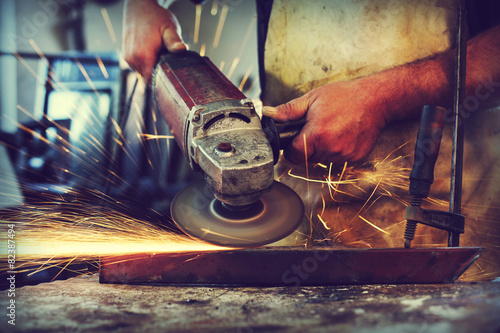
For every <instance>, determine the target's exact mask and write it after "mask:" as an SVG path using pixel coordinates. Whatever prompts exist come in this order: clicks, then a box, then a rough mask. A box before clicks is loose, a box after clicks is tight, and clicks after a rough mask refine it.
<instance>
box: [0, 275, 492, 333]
mask: <svg viewBox="0 0 500 333" xmlns="http://www.w3.org/2000/svg"><path fill="white" fill-rule="evenodd" d="M8 301H9V299H8V298H7V291H2V297H1V298H0V307H1V308H2V309H4V311H6V310H5V309H6V306H7V305H8V303H7V302H8ZM15 301H16V302H15V304H16V321H15V323H16V326H15V330H13V329H12V328H13V327H12V326H11V325H9V324H8V323H7V320H8V317H7V316H6V315H5V314H3V315H2V318H3V319H2V320H1V323H0V331H2V332H10V331H11V332H112V331H113V332H173V331H175V332H193V331H194V332H196V331H197V332H285V331H286V332H306V331H307V332H332V331H341V332H371V333H372V332H384V333H385V332H422V333H423V332H439V333H441V332H453V333H457V332H500V282H480V283H468V282H456V283H454V284H443V285H364V286H363V285H360V286H331V287H298V288H291V287H274V288H226V287H165V286H137V285H112V284H99V282H98V276H97V275H89V276H81V277H77V278H71V279H68V280H64V281H55V282H51V283H42V284H39V285H36V286H24V287H21V288H18V289H17V290H16V295H15Z"/></svg>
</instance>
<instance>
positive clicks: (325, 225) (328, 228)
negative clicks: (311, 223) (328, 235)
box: [317, 214, 330, 230]
mask: <svg viewBox="0 0 500 333" xmlns="http://www.w3.org/2000/svg"><path fill="white" fill-rule="evenodd" d="M317 216H318V219H319V220H320V221H321V223H322V224H323V226H324V227H325V229H326V230H330V227H329V226H328V224H326V222H325V221H324V220H323V219H322V218H321V216H320V215H319V214H318V215H317Z"/></svg>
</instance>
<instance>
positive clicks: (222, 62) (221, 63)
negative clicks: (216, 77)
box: [219, 60, 226, 72]
mask: <svg viewBox="0 0 500 333" xmlns="http://www.w3.org/2000/svg"><path fill="white" fill-rule="evenodd" d="M225 65H226V62H225V61H224V60H222V61H221V62H220V65H219V70H220V71H221V72H222V71H223V70H224V66H225Z"/></svg>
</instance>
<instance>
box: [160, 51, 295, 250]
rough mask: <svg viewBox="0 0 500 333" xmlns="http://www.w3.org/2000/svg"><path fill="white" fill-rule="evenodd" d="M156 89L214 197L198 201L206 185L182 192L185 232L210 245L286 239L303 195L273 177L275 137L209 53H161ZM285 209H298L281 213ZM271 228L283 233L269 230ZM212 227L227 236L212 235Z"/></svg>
mask: <svg viewBox="0 0 500 333" xmlns="http://www.w3.org/2000/svg"><path fill="white" fill-rule="evenodd" d="M153 93H154V101H155V103H156V108H157V109H158V110H159V111H160V112H161V113H162V115H163V117H164V119H165V120H166V122H167V125H168V126H169V128H170V130H171V131H172V133H173V135H174V137H175V139H176V141H177V143H178V144H179V146H180V147H181V149H182V151H183V152H184V154H185V157H186V159H187V160H188V161H189V164H190V166H191V168H192V169H193V170H195V171H201V172H203V174H204V175H205V180H206V189H208V192H206V193H208V194H210V196H211V197H210V200H209V201H210V202H213V204H210V205H205V206H203V207H202V209H200V208H199V207H196V202H198V201H199V200H205V199H206V195H205V194H199V193H201V192H200V191H201V189H203V190H205V184H195V185H192V186H190V187H188V188H186V189H185V190H183V191H182V192H181V193H179V195H178V197H176V198H175V199H174V201H173V202H172V205H171V211H172V216H173V218H174V220H175V222H176V223H177V225H179V227H180V228H181V229H182V230H184V231H185V232H186V233H188V234H190V235H192V236H195V237H197V238H201V239H203V240H206V241H209V242H212V243H217V244H223V245H232V246H255V245H261V244H265V243H269V242H272V241H275V240H278V239H279V238H282V237H285V236H286V235H288V234H289V233H291V232H292V231H293V230H294V229H295V228H296V227H297V226H298V224H299V223H300V221H301V220H302V217H303V204H302V202H301V201H300V198H298V197H297V195H296V194H295V193H294V192H293V191H292V190H291V189H289V188H288V187H284V185H282V184H278V185H277V184H275V182H274V163H275V162H276V156H277V154H276V147H275V145H274V144H273V141H274V140H271V139H270V138H269V135H266V134H265V133H264V131H263V129H262V125H261V120H260V118H259V116H258V115H257V113H256V111H255V108H254V106H253V103H252V101H251V100H249V99H247V98H246V97H245V95H243V94H242V93H241V92H240V91H239V89H238V88H236V87H235V86H234V85H233V84H232V83H231V82H230V81H229V80H228V79H227V78H226V77H225V76H224V75H223V74H222V73H221V72H220V71H219V69H218V68H217V67H216V66H215V65H214V64H213V63H212V62H211V61H210V60H209V59H208V58H206V57H201V56H200V55H198V54H197V53H195V52H183V53H181V54H169V53H166V54H163V55H162V56H161V57H160V61H159V63H158V65H157V66H156V68H155V71H154V74H153ZM273 184H274V185H273ZM278 194H279V195H278ZM284 194H286V195H284ZM294 195H295V196H294ZM275 196H276V197H278V196H279V197H280V198H281V199H280V200H281V201H277V198H276V197H275ZM214 200H215V201H214ZM285 202H287V203H285ZM190 204H191V205H195V206H193V207H191V208H189V207H188V206H189V205H190ZM261 206H262V207H261ZM293 206H297V207H300V209H292V208H294V207H293ZM179 207H183V208H179ZM282 208H285V209H286V211H287V212H290V213H297V215H296V216H291V214H284V213H283V214H281V215H277V214H276V212H278V211H281V209H282ZM186 212H187V213H186ZM243 220H245V221H246V222H245V223H246V224H245V223H242V221H243ZM264 220H266V221H264ZM235 225H236V227H235ZM243 225H245V227H243ZM250 225H252V228H248V227H249V226H250ZM269 226H272V228H269ZM194 229H196V231H193V230H194ZM259 229H260V230H259ZM271 229H273V230H274V229H278V231H273V232H272V233H271V236H269V235H267V233H268V232H269V230H271ZM207 230H209V232H205V231H207ZM257 230H259V231H257ZM252 232H253V234H252ZM214 233H220V234H222V235H224V237H223V238H224V240H221V239H219V238H214V237H212V236H209V235H213V234H214ZM245 233H247V234H248V235H245ZM229 238H232V239H233V240H234V241H232V242H229V241H227V239H229ZM236 239H240V240H236ZM248 239H250V241H248Z"/></svg>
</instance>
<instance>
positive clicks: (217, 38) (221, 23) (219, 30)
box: [213, 0, 229, 49]
mask: <svg viewBox="0 0 500 333" xmlns="http://www.w3.org/2000/svg"><path fill="white" fill-rule="evenodd" d="M226 1H227V0H224V3H223V5H222V10H221V13H220V17H219V23H218V24H217V30H216V31H215V37H214V44H213V48H214V49H215V48H217V46H219V41H220V36H221V34H222V29H223V28H224V23H225V22H226V16H227V12H228V10H229V7H228V5H227V4H226Z"/></svg>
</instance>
